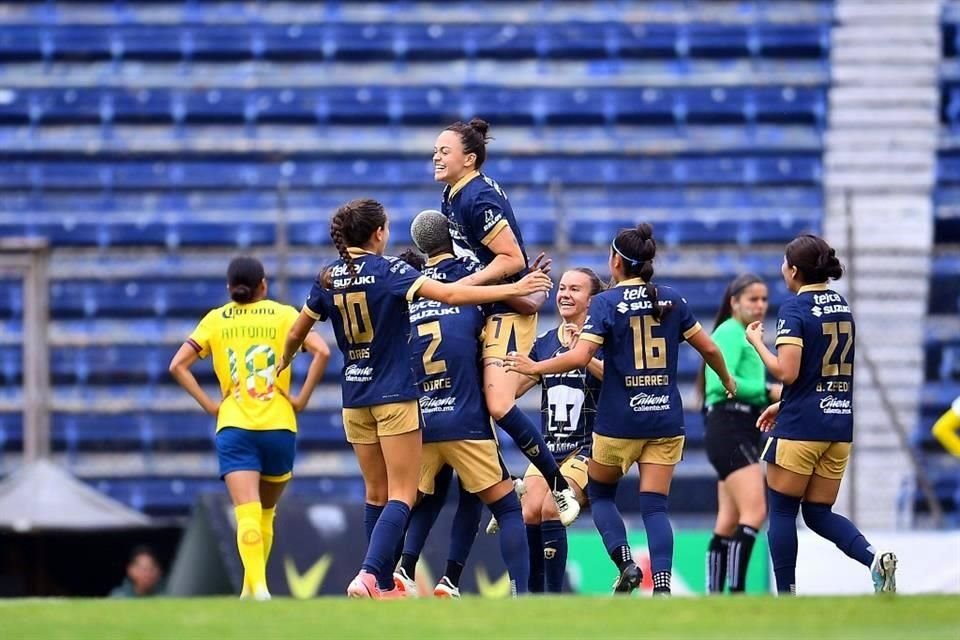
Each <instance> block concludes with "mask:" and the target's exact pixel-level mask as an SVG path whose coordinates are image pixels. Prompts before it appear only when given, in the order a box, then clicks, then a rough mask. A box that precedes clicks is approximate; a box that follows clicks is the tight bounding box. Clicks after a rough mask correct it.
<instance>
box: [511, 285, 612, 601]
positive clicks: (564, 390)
mask: <svg viewBox="0 0 960 640" xmlns="http://www.w3.org/2000/svg"><path fill="white" fill-rule="evenodd" d="M601 291H603V283H601V282H600V278H599V277H598V276H597V274H596V273H594V272H593V271H592V270H590V269H570V270H569V271H567V272H565V273H564V274H563V276H562V277H561V278H560V284H559V286H558V288H557V309H558V310H559V312H560V318H561V321H562V322H561V324H560V326H559V327H557V328H556V329H552V330H550V331H547V332H546V333H543V334H541V335H540V336H538V337H537V340H536V342H534V344H533V350H532V351H531V352H530V358H531V359H532V360H534V361H543V360H548V359H549V358H552V357H553V356H556V355H559V354H561V353H566V352H567V351H569V350H570V348H571V347H572V346H573V344H574V342H575V340H576V339H577V337H578V336H579V335H580V331H581V330H582V329H583V324H584V322H585V321H586V319H587V307H588V306H589V304H590V298H591V297H592V296H594V295H596V294H598V293H600V292H601ZM602 379H603V362H602V361H601V360H600V359H598V358H594V359H592V360H591V361H590V364H588V365H587V366H586V368H583V369H575V370H573V371H569V372H566V373H558V374H550V375H545V376H543V377H542V378H540V380H539V383H540V385H541V387H542V393H541V397H540V415H541V424H540V428H541V430H542V432H543V435H544V439H545V440H546V441H547V447H548V448H549V449H550V453H551V454H552V455H553V456H554V459H555V460H556V461H557V463H558V464H559V465H560V470H561V472H562V473H563V476H564V477H565V478H566V479H567V482H568V483H569V484H570V487H571V488H572V489H573V491H574V493H575V495H576V498H577V502H579V503H580V505H581V506H583V505H584V504H585V503H586V493H585V491H586V488H587V459H588V458H589V457H590V441H591V438H592V436H593V422H594V419H595V418H596V415H597V397H598V396H599V394H600V381H601V380H602ZM537 382H538V381H537V380H535V379H532V378H527V379H526V380H525V381H524V382H523V384H522V385H521V387H520V389H519V392H518V393H519V395H522V394H524V393H526V392H527V391H528V390H530V389H531V388H533V387H534V386H536V384H537ZM523 486H524V495H523V500H522V504H523V521H524V523H525V524H526V525H527V543H528V545H529V547H530V591H532V592H534V593H540V592H543V591H546V592H547V593H560V592H562V591H563V578H564V576H565V574H566V571H567V531H566V527H564V526H563V524H562V523H561V522H560V518H559V514H558V513H557V505H556V502H555V501H554V499H553V497H552V496H551V495H550V488H549V486H547V482H546V480H544V478H543V474H541V473H540V471H539V470H538V469H537V468H536V467H534V466H533V465H530V466H529V467H528V468H527V471H526V474H525V475H524V477H523Z"/></svg>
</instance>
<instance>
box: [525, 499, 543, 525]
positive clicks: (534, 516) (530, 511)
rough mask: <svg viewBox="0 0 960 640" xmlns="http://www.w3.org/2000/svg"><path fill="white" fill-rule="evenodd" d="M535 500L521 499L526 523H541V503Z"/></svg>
mask: <svg viewBox="0 0 960 640" xmlns="http://www.w3.org/2000/svg"><path fill="white" fill-rule="evenodd" d="M533 502H534V501H533V500H521V501H520V506H521V507H522V508H523V523H524V524H540V521H541V520H540V505H538V504H533Z"/></svg>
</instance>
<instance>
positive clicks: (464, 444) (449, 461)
mask: <svg viewBox="0 0 960 640" xmlns="http://www.w3.org/2000/svg"><path fill="white" fill-rule="evenodd" d="M444 465H450V466H451V467H453V470H454V471H456V472H457V477H458V478H460V486H462V487H463V488H464V489H465V490H466V491H467V493H480V492H481V491H483V490H484V489H489V488H490V487H492V486H493V485H495V484H497V483H498V482H501V481H503V480H507V479H508V478H509V477H510V474H509V473H508V472H507V467H506V465H504V464H503V460H502V459H501V458H500V449H499V448H498V447H497V443H496V441H495V440H450V441H448V442H428V443H425V444H424V445H423V458H422V461H421V463H420V486H419V489H420V493H426V494H429V495H433V492H434V480H435V478H436V477H437V473H439V472H440V469H442V468H443V466H444Z"/></svg>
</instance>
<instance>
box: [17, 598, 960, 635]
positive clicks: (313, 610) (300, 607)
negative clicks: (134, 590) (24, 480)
mask: <svg viewBox="0 0 960 640" xmlns="http://www.w3.org/2000/svg"><path fill="white" fill-rule="evenodd" d="M564 612H568V615H563V613H564ZM0 637H2V638H10V639H13V638H71V639H75V638H91V639H93V638H97V639H100V638H124V639H130V640H134V639H138V638H175V639H186V638H216V639H218V640H220V639H222V640H266V639H268V638H283V639H286V640H292V639H296V638H311V639H317V640H328V639H329V640H336V639H338V638H383V639H384V640H392V639H395V638H415V639H417V640H421V639H423V640H427V639H430V640H432V639H435V638H436V639H450V640H460V639H463V640H480V639H482V638H497V639H498V640H504V639H507V638H537V639H540V638H577V639H580V640H600V639H606V638H657V639H660V638H696V639H697V640H709V639H711V638H736V639H741V638H742V639H747V638H790V639H791V640H800V639H802V638H815V639H816V640H829V639H831V638H837V639H840V638H843V639H845V640H846V639H854V638H869V639H871V640H879V639H880V638H897V639H900V638H916V639H918V640H919V639H921V638H922V639H923V640H934V639H936V638H948V639H950V640H957V639H958V638H960V599H958V598H956V597H947V596H943V597H939V596H930V597H905V596H898V597H892V598H891V597H863V598H794V599H775V598H770V597H744V598H711V599H703V598H700V599H690V598H676V599H673V600H652V599H617V600H614V599H610V598H587V597H568V598H528V599H525V600H519V601H508V600H483V599H479V598H477V599H464V600H461V601H460V602H450V601H440V600H413V601H403V602H371V601H350V600H346V599H333V598H327V599H317V600H310V601H294V600H274V601H272V602H267V603H258V602H239V601H236V600H233V599H223V598H200V599H191V600H178V599H164V600H152V601H121V600H21V601H5V602H2V603H0Z"/></svg>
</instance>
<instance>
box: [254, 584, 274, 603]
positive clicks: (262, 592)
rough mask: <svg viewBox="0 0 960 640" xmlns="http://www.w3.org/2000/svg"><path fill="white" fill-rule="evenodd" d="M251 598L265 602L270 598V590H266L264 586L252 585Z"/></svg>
mask: <svg viewBox="0 0 960 640" xmlns="http://www.w3.org/2000/svg"><path fill="white" fill-rule="evenodd" d="M253 599H254V600H256V601H258V602H266V601H267V600H269V599H270V592H269V591H267V587H266V586H262V587H254V589H253Z"/></svg>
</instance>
